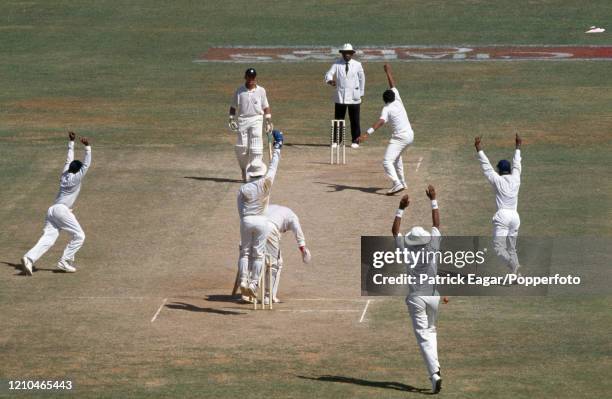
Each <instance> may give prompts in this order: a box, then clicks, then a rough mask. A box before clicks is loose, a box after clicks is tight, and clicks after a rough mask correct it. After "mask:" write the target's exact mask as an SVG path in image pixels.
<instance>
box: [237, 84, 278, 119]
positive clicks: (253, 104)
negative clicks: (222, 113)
mask: <svg viewBox="0 0 612 399" xmlns="http://www.w3.org/2000/svg"><path fill="white" fill-rule="evenodd" d="M269 106H270V105H269V104H268V98H267V97H266V89H264V88H263V87H261V86H257V85H256V86H255V88H254V89H253V90H249V89H247V88H246V86H244V85H242V86H240V87H239V88H238V89H237V90H236V92H235V93H234V98H233V99H232V107H233V108H235V109H236V112H237V115H238V116H239V117H241V118H247V117H249V116H256V115H263V114H264V109H265V108H268V107H269Z"/></svg>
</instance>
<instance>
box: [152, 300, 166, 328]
mask: <svg viewBox="0 0 612 399" xmlns="http://www.w3.org/2000/svg"><path fill="white" fill-rule="evenodd" d="M167 300H168V298H164V301H163V302H162V304H161V305H159V309H157V312H155V314H154V315H153V318H152V319H151V323H153V322H154V321H155V319H157V316H159V314H160V313H161V311H162V309H163V308H164V305H165V304H166V301H167Z"/></svg>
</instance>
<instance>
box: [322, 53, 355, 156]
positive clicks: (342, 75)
mask: <svg viewBox="0 0 612 399" xmlns="http://www.w3.org/2000/svg"><path fill="white" fill-rule="evenodd" d="M340 54H342V58H341V59H339V60H338V61H336V62H335V63H334V64H333V65H332V66H331V68H329V71H327V73H326V74H325V83H327V84H328V85H330V86H333V87H335V88H336V93H335V95H334V103H335V110H334V118H335V119H344V116H345V115H346V110H347V108H348V114H349V119H350V121H351V136H352V142H353V143H352V144H351V147H352V148H359V135H360V134H361V127H360V126H359V110H360V107H361V97H363V95H364V93H365V73H364V72H363V67H362V66H361V63H360V62H359V61H355V60H354V59H353V55H354V54H355V50H354V49H353V46H352V45H351V44H350V43H346V44H345V45H343V46H342V48H341V49H340ZM338 140H340V138H339V137H334V138H333V142H334V144H335V143H338Z"/></svg>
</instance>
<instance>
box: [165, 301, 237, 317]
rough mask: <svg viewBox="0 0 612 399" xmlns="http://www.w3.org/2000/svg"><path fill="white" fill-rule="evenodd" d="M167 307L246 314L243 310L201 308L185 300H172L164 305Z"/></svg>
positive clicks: (225, 313) (203, 311) (223, 313)
mask: <svg viewBox="0 0 612 399" xmlns="http://www.w3.org/2000/svg"><path fill="white" fill-rule="evenodd" d="M166 307H167V308H168V309H176V310H187V311H189V312H202V313H216V314H221V315H225V316H228V315H232V316H233V315H241V314H246V313H244V312H235V311H233V310H223V309H214V308H201V307H199V306H195V305H192V304H190V303H185V302H173V303H169V304H167V305H166Z"/></svg>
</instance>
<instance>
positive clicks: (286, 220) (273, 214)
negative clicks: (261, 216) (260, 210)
mask: <svg viewBox="0 0 612 399" xmlns="http://www.w3.org/2000/svg"><path fill="white" fill-rule="evenodd" d="M266 217H267V218H268V220H269V221H270V222H271V223H272V224H273V225H274V226H275V227H276V229H277V230H278V232H279V233H281V234H282V233H285V232H287V231H292V232H293V234H294V235H295V241H296V242H297V244H298V246H300V247H301V246H304V245H306V239H305V237H304V232H302V226H300V219H299V218H298V217H297V215H296V214H295V213H294V212H293V211H292V210H291V209H289V208H287V207H286V206H281V205H274V204H272V205H270V206H268V210H267V211H266Z"/></svg>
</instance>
